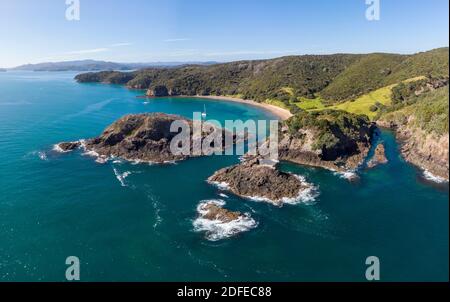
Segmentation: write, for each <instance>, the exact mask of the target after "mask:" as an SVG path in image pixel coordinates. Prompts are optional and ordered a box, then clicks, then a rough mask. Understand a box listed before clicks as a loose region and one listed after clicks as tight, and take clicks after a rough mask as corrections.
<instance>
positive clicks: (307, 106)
mask: <svg viewBox="0 0 450 302" xmlns="http://www.w3.org/2000/svg"><path fill="white" fill-rule="evenodd" d="M295 105H297V106H298V107H299V108H300V109H303V110H306V111H310V110H323V109H325V105H324V104H323V102H322V99H321V98H320V97H317V98H315V99H307V98H300V102H298V103H295Z"/></svg>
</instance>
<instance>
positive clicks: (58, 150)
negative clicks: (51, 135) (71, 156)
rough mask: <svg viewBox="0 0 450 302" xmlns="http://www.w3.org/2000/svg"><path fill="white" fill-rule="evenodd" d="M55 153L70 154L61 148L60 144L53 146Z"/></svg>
mask: <svg viewBox="0 0 450 302" xmlns="http://www.w3.org/2000/svg"><path fill="white" fill-rule="evenodd" d="M53 151H55V152H58V153H69V152H70V150H67V151H65V150H63V149H62V148H61V147H60V146H59V144H56V145H53Z"/></svg>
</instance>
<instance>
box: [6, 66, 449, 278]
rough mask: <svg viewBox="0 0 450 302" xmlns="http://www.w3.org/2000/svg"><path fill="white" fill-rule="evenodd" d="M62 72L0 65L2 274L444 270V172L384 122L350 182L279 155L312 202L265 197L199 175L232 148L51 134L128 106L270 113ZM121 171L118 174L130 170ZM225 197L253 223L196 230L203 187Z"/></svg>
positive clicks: (442, 273)
mask: <svg viewBox="0 0 450 302" xmlns="http://www.w3.org/2000/svg"><path fill="white" fill-rule="evenodd" d="M73 76H74V74H73V73H10V72H8V73H0V133H1V136H0V163H1V165H0V281H64V280H65V270H66V265H65V260H66V258H67V257H68V256H77V257H79V258H80V260H81V278H82V280H83V281H220V280H225V281H250V280H252V281H364V280H365V269H366V266H365V260H366V258H367V257H369V256H377V257H379V258H380V261H381V277H382V280H384V281H410V280H412V281H439V280H442V281H446V280H448V275H449V264H448V256H449V249H448V237H449V234H448V227H449V225H448V215H449V212H448V210H449V209H448V198H449V193H448V184H445V185H438V184H433V183H430V182H426V181H425V180H423V178H422V177H421V176H420V174H421V173H420V171H418V170H417V169H415V168H414V167H412V166H410V165H408V164H406V163H405V162H403V160H401V158H400V157H399V153H398V151H397V148H398V146H397V144H396V142H395V140H394V137H393V135H392V133H390V132H383V133H382V139H383V140H384V141H385V143H386V146H387V152H388V154H387V156H388V159H389V160H390V163H389V164H388V165H386V166H383V167H379V168H376V169H373V170H371V171H364V172H362V174H361V181H360V182H359V183H355V184H352V183H349V182H348V181H346V180H345V179H342V178H340V177H338V176H336V175H334V174H333V173H331V172H328V171H325V170H322V169H313V168H306V167H300V166H296V165H291V164H283V165H282V169H284V170H286V171H290V172H293V173H297V174H300V175H303V176H305V177H306V179H307V180H308V181H309V182H311V183H313V184H314V185H316V186H317V187H318V190H319V192H320V195H319V196H318V197H317V199H316V203H315V204H313V205H304V204H299V205H287V206H285V207H283V208H276V207H273V206H270V205H268V204H264V203H258V202H254V201H249V200H242V199H239V198H236V197H233V196H231V195H229V194H228V195H229V197H228V198H225V197H221V196H220V195H219V194H220V193H221V192H219V191H218V190H217V188H215V187H212V186H210V185H208V184H207V183H206V182H205V179H206V178H207V177H208V176H210V175H211V174H212V173H213V172H214V171H216V170H218V169H219V168H222V167H225V166H229V165H231V164H234V163H237V162H238V158H237V157H208V158H198V159H192V160H188V161H185V162H182V163H178V164H176V165H168V166H149V165H133V164H130V163H112V162H109V163H107V164H105V165H100V164H97V163H95V161H94V159H92V158H90V157H87V156H82V154H81V153H80V152H73V153H70V154H58V153H56V152H53V151H52V146H53V144H55V143H57V142H60V141H70V140H78V139H81V138H89V137H93V136H97V135H98V134H100V133H101V131H102V130H103V129H104V128H105V127H106V126H107V125H109V124H110V123H112V122H113V121H114V120H116V119H117V118H119V117H121V116H123V115H125V114H128V113H142V112H166V113H174V114H181V115H184V116H186V117H192V112H193V111H202V110H203V106H204V104H206V106H207V110H208V115H209V118H212V119H217V120H219V121H223V120H225V119H243V120H246V119H255V120H256V119H271V118H273V117H272V116H270V114H268V113H267V112H263V111H261V110H260V109H257V108H253V107H250V106H247V105H243V104H236V103H228V102H219V101H211V102H209V101H206V100H197V99H189V98H185V99H181V98H178V99H158V100H150V101H147V100H144V99H139V98H137V96H138V95H139V94H141V92H136V91H129V90H127V89H125V88H123V87H117V86H111V85H80V84H77V83H75V82H74V81H73V80H72V79H73ZM124 173H127V174H128V173H129V176H128V177H126V178H124V179H123V180H122V181H123V183H121V182H120V181H119V179H118V178H117V175H119V176H120V175H122V176H123V175H127V174H124ZM210 199H223V200H224V201H225V202H226V207H227V208H229V209H232V210H239V211H241V212H248V213H250V214H251V215H252V217H253V218H254V219H255V220H256V221H257V222H258V227H257V228H255V229H253V230H250V231H248V232H245V233H242V234H240V235H238V236H236V237H233V238H230V239H225V240H221V241H217V242H211V241H208V240H206V239H205V236H204V234H202V233H199V232H195V231H194V227H193V220H194V219H195V218H196V216H197V212H196V208H197V206H198V204H199V203H200V202H201V201H204V200H210Z"/></svg>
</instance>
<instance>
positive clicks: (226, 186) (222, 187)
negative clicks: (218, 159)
mask: <svg viewBox="0 0 450 302" xmlns="http://www.w3.org/2000/svg"><path fill="white" fill-rule="evenodd" d="M208 182H209V183H210V184H212V185H214V186H216V187H217V188H219V190H222V191H226V190H229V189H230V185H229V184H228V183H226V182H218V181H208Z"/></svg>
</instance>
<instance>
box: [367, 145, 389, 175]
mask: <svg viewBox="0 0 450 302" xmlns="http://www.w3.org/2000/svg"><path fill="white" fill-rule="evenodd" d="M387 163H388V159H387V158H386V150H385V148H384V144H383V143H380V144H378V146H377V147H376V148H375V152H374V155H373V157H372V158H371V159H370V160H369V162H368V163H367V168H369V169H372V168H375V167H376V166H379V165H384V164H387Z"/></svg>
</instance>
